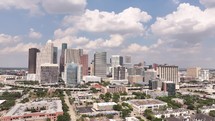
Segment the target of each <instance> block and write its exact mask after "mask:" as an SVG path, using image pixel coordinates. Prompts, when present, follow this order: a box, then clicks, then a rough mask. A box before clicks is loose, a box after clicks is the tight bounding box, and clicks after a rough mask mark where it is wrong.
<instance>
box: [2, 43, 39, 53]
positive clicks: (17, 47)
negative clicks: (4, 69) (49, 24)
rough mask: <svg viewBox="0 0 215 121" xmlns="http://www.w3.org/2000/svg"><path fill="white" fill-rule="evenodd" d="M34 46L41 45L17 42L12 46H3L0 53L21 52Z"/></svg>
mask: <svg viewBox="0 0 215 121" xmlns="http://www.w3.org/2000/svg"><path fill="white" fill-rule="evenodd" d="M32 47H36V48H39V47H41V45H39V44H36V43H27V44H25V43H19V44H17V45H15V46H12V47H5V48H3V49H1V50H0V53H1V54H8V53H20V52H21V53H22V52H27V51H28V49H29V48H32Z"/></svg>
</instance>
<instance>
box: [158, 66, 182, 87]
mask: <svg viewBox="0 0 215 121" xmlns="http://www.w3.org/2000/svg"><path fill="white" fill-rule="evenodd" d="M157 75H158V78H160V79H161V80H162V81H171V82H174V83H175V84H178V80H179V76H178V66H170V65H158V66H157Z"/></svg>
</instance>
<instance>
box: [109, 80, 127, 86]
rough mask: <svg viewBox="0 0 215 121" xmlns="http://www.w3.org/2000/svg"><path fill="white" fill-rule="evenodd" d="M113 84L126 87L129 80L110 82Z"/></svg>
mask: <svg viewBox="0 0 215 121" xmlns="http://www.w3.org/2000/svg"><path fill="white" fill-rule="evenodd" d="M110 83H111V84H115V85H126V84H128V79H123V80H110Z"/></svg>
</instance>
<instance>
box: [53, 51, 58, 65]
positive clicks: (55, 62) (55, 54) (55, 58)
mask: <svg viewBox="0 0 215 121" xmlns="http://www.w3.org/2000/svg"><path fill="white" fill-rule="evenodd" d="M57 52H58V48H57V47H54V50H53V63H54V64H57Z"/></svg>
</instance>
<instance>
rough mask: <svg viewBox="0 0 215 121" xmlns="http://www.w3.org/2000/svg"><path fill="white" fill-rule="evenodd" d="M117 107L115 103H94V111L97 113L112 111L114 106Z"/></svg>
mask: <svg viewBox="0 0 215 121" xmlns="http://www.w3.org/2000/svg"><path fill="white" fill-rule="evenodd" d="M114 105H117V104H116V103H115V102H104V103H93V109H95V110H97V111H110V110H113V106H114Z"/></svg>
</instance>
